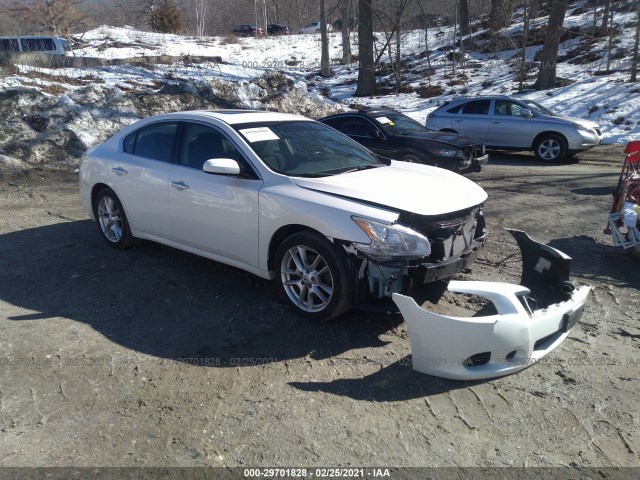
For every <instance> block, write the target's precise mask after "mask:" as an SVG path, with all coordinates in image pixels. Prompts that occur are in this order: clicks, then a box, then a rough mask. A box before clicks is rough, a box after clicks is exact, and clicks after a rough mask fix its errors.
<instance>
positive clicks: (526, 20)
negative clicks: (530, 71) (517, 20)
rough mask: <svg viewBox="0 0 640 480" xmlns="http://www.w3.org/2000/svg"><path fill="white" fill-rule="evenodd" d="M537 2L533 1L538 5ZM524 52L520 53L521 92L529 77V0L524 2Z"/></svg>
mask: <svg viewBox="0 0 640 480" xmlns="http://www.w3.org/2000/svg"><path fill="white" fill-rule="evenodd" d="M536 2H537V0H533V3H536ZM522 29H523V31H522V50H521V53H520V91H522V89H523V88H524V80H525V77H526V75H527V43H528V42H529V0H524V25H523V27H522Z"/></svg>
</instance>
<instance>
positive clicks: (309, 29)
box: [298, 22, 333, 35]
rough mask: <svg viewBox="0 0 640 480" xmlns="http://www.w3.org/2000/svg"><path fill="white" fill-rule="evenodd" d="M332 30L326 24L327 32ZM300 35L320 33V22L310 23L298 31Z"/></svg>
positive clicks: (330, 26)
mask: <svg viewBox="0 0 640 480" xmlns="http://www.w3.org/2000/svg"><path fill="white" fill-rule="evenodd" d="M332 30H333V26H332V25H331V24H330V23H327V32H330V31H332ZM298 33H299V34H300V35H302V34H305V33H320V22H311V23H308V24H307V25H305V26H304V27H302V28H301V29H300V30H298Z"/></svg>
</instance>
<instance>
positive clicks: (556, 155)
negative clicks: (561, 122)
mask: <svg viewBox="0 0 640 480" xmlns="http://www.w3.org/2000/svg"><path fill="white" fill-rule="evenodd" d="M533 149H534V151H535V154H536V158H537V159H538V160H540V161H541V162H559V161H560V160H562V159H563V158H564V157H565V156H566V155H567V142H566V140H565V139H564V138H562V137H561V136H560V135H553V134H548V135H545V136H543V137H541V138H539V139H538V140H536V143H535V145H534V146H533Z"/></svg>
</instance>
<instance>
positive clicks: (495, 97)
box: [449, 95, 520, 103]
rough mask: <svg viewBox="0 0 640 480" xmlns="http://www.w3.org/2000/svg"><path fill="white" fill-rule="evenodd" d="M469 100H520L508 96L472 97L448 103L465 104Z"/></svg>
mask: <svg viewBox="0 0 640 480" xmlns="http://www.w3.org/2000/svg"><path fill="white" fill-rule="evenodd" d="M470 100H520V99H519V98H515V97H511V96H509V95H477V96H473V97H455V98H452V99H451V101H450V102H449V103H453V102H467V101H470Z"/></svg>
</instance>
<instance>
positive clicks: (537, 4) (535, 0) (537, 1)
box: [529, 0, 542, 20]
mask: <svg viewBox="0 0 640 480" xmlns="http://www.w3.org/2000/svg"><path fill="white" fill-rule="evenodd" d="M540 10H542V0H532V1H531V2H529V18H530V19H531V20H533V19H536V18H538V16H539V15H540Z"/></svg>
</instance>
